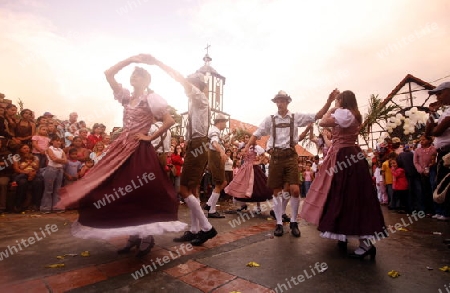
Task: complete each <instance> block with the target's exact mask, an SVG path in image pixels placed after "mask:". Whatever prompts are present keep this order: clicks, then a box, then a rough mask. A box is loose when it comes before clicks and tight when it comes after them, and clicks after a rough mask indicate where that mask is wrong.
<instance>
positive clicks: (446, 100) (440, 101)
mask: <svg viewBox="0 0 450 293" xmlns="http://www.w3.org/2000/svg"><path fill="white" fill-rule="evenodd" d="M428 93H429V94H430V95H436V99H437V102H436V103H431V104H430V106H429V109H430V118H431V117H432V116H435V115H436V111H437V109H438V108H440V107H442V106H448V105H450V82H444V83H441V84H440V85H439V86H437V87H436V88H435V89H433V90H431V91H428ZM425 134H426V135H428V136H434V137H435V138H434V146H435V148H436V150H437V152H438V156H437V164H438V165H437V177H436V183H437V186H439V183H440V182H441V181H442V180H444V178H445V176H447V174H449V173H450V169H449V168H447V167H445V166H444V161H443V159H442V158H443V157H444V156H445V155H446V154H448V153H450V107H449V108H447V109H446V110H445V111H444V112H443V113H442V115H441V116H440V117H439V119H438V120H437V121H435V120H433V119H428V121H427V125H426V128H425ZM438 220H442V221H448V220H450V194H447V195H446V196H445V202H444V215H442V216H441V217H439V218H438ZM446 240H448V243H450V239H446Z"/></svg>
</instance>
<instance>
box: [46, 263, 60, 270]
mask: <svg viewBox="0 0 450 293" xmlns="http://www.w3.org/2000/svg"><path fill="white" fill-rule="evenodd" d="M45 267H46V268H52V269H54V268H62V267H64V264H63V263H55V264H52V265H47V266H45Z"/></svg>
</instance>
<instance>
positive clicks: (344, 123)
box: [331, 108, 356, 128]
mask: <svg viewBox="0 0 450 293" xmlns="http://www.w3.org/2000/svg"><path fill="white" fill-rule="evenodd" d="M331 117H334V120H335V121H336V124H337V125H339V126H340V127H342V128H347V127H349V126H350V125H352V123H353V121H355V119H356V118H355V115H353V113H352V112H351V111H350V110H349V109H342V108H338V109H336V111H334V113H333V114H331Z"/></svg>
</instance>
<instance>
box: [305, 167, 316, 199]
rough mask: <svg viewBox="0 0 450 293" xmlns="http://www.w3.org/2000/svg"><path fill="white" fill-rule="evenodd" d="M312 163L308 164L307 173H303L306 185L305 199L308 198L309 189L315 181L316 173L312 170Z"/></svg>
mask: <svg viewBox="0 0 450 293" xmlns="http://www.w3.org/2000/svg"><path fill="white" fill-rule="evenodd" d="M311 167H312V163H311V162H310V161H308V162H306V167H305V171H303V180H304V181H303V184H304V185H305V197H306V196H308V191H309V188H310V187H311V183H312V182H313V180H314V172H313V171H312V170H311Z"/></svg>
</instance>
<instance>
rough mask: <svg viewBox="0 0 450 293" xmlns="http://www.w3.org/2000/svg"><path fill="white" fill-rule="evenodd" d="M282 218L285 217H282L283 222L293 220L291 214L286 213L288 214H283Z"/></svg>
mask: <svg viewBox="0 0 450 293" xmlns="http://www.w3.org/2000/svg"><path fill="white" fill-rule="evenodd" d="M281 218H283V219H282V220H283V223H290V222H291V218H289V216H288V215H286V214H283V215H282V216H281Z"/></svg>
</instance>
